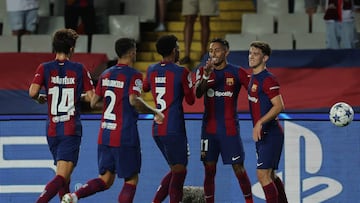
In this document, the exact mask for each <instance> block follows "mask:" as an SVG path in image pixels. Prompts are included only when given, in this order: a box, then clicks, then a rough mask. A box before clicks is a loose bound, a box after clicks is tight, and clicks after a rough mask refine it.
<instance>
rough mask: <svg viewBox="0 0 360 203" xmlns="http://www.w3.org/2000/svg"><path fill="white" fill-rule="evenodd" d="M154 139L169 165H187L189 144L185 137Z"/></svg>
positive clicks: (168, 136) (174, 136)
mask: <svg viewBox="0 0 360 203" xmlns="http://www.w3.org/2000/svg"><path fill="white" fill-rule="evenodd" d="M153 138H154V140H155V143H156V145H157V146H158V147H159V149H160V151H161V153H162V154H163V156H164V158H165V159H166V161H167V163H168V164H169V165H175V164H182V165H184V166H186V165H187V163H188V156H189V144H188V141H187V137H186V136H185V135H183V134H181V135H167V136H154V137H153Z"/></svg>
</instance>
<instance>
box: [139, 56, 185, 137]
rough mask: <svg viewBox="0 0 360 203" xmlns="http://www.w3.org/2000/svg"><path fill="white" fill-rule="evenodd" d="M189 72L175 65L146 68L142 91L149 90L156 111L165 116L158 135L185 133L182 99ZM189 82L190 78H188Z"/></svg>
mask: <svg viewBox="0 0 360 203" xmlns="http://www.w3.org/2000/svg"><path fill="white" fill-rule="evenodd" d="M188 75H189V71H188V70H187V69H186V68H184V67H181V66H178V65H177V64H175V63H163V62H162V63H157V64H153V65H151V66H150V67H149V68H148V71H147V77H146V79H145V83H144V90H145V91H149V90H151V92H152V95H153V97H154V100H155V103H156V107H157V109H160V110H161V111H162V113H163V114H164V115H165V120H164V124H162V125H160V126H158V128H157V130H158V134H159V135H166V134H178V133H183V132H185V121H184V110H183V105H182V103H183V99H184V96H185V94H187V93H185V91H186V90H185V89H187V87H188V84H186V83H187V81H188V78H187V77H188ZM189 80H191V78H189Z"/></svg>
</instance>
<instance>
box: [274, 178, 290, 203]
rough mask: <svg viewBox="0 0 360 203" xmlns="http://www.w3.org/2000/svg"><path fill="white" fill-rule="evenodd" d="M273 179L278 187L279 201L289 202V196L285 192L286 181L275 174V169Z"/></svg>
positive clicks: (281, 202) (280, 202)
mask: <svg viewBox="0 0 360 203" xmlns="http://www.w3.org/2000/svg"><path fill="white" fill-rule="evenodd" d="M272 179H273V181H274V183H275V186H276V189H277V190H278V194H279V195H278V202H279V203H287V202H288V201H287V197H286V193H285V187H284V183H283V182H282V181H281V179H280V178H279V177H278V176H277V175H276V174H275V171H273V178H272Z"/></svg>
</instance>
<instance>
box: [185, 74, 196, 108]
mask: <svg viewBox="0 0 360 203" xmlns="http://www.w3.org/2000/svg"><path fill="white" fill-rule="evenodd" d="M182 84H183V89H184V95H185V101H186V103H188V104H189V105H192V104H194V103H195V94H194V90H193V89H194V88H193V83H192V78H191V73H190V71H189V70H188V69H186V68H184V72H183V77H182Z"/></svg>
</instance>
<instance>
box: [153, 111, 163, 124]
mask: <svg viewBox="0 0 360 203" xmlns="http://www.w3.org/2000/svg"><path fill="white" fill-rule="evenodd" d="M164 117H165V115H164V114H163V113H161V111H159V110H156V112H155V115H154V121H155V123H157V124H162V123H163V121H164Z"/></svg>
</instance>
